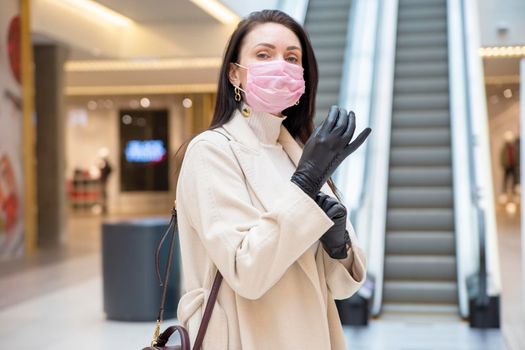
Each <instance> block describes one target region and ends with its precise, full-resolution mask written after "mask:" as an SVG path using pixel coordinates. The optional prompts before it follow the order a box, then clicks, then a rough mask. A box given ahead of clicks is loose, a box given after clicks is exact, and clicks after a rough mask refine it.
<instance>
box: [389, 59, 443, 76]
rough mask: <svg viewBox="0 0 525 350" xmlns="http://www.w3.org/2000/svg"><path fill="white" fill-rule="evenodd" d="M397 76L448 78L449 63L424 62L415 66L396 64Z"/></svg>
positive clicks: (408, 63)
mask: <svg viewBox="0 0 525 350" xmlns="http://www.w3.org/2000/svg"><path fill="white" fill-rule="evenodd" d="M394 72H395V76H396V79H397V78H405V77H420V78H422V77H425V78H430V77H439V78H442V77H448V62H424V63H421V64H413V63H412V62H406V63H405V62H400V63H398V64H396V68H395V71H394Z"/></svg>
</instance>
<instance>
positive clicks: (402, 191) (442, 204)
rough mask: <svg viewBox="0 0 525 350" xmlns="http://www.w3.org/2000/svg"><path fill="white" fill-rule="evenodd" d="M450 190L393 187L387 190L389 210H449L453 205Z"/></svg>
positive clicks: (447, 188) (441, 188) (449, 188)
mask: <svg viewBox="0 0 525 350" xmlns="http://www.w3.org/2000/svg"><path fill="white" fill-rule="evenodd" d="M453 199H454V198H453V196H452V188H451V187H448V186H446V187H445V186H443V187H436V186H434V187H394V186H390V188H389V189H388V207H389V208H450V207H451V206H452V204H453Z"/></svg>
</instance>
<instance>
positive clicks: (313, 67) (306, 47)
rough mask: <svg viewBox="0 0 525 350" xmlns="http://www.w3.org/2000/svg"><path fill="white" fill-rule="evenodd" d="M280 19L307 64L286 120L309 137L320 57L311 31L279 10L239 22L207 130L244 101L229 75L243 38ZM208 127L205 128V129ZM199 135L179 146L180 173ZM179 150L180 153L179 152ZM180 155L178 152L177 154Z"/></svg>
mask: <svg viewBox="0 0 525 350" xmlns="http://www.w3.org/2000/svg"><path fill="white" fill-rule="evenodd" d="M269 22H270V23H278V24H281V25H283V26H285V27H286V28H288V29H290V30H291V31H292V32H293V33H294V34H295V35H296V36H297V38H298V39H299V41H300V43H301V49H302V52H303V55H302V66H303V68H304V80H305V83H306V84H305V85H306V86H305V92H304V94H303V95H302V96H301V98H300V100H299V104H298V105H294V106H292V107H289V108H287V109H285V110H284V111H283V114H284V115H286V116H287V118H286V119H285V120H284V121H283V125H284V126H285V127H286V129H287V130H288V132H290V135H292V137H294V138H296V139H297V138H298V139H299V140H300V141H301V142H302V143H303V144H304V143H306V140H308V138H309V137H310V135H311V134H312V132H313V129H314V123H313V119H314V114H315V96H316V94H317V82H318V80H319V78H318V70H317V61H316V59H315V55H314V50H313V48H312V44H311V43H310V39H309V38H308V35H307V34H306V32H305V31H304V29H303V28H302V27H301V25H300V24H299V23H297V22H296V21H295V20H294V19H293V18H292V17H290V16H288V15H287V14H286V13H284V12H282V11H279V10H262V11H257V12H252V13H251V14H250V15H249V16H248V17H247V18H245V19H243V20H242V21H240V22H239V24H238V25H237V28H236V29H235V31H234V32H233V34H232V35H231V37H230V40H229V41H228V44H227V46H226V51H225V53H224V58H223V61H222V67H221V70H220V73H219V84H218V88H217V99H216V103H215V110H214V112H213V118H212V120H211V123H210V126H209V127H208V128H207V129H206V130H210V129H215V128H218V127H220V126H222V125H223V124H225V123H227V122H228V121H229V120H230V118H232V115H233V112H234V111H235V109H238V108H240V105H241V102H237V101H235V98H234V91H233V88H234V87H233V85H232V84H231V83H230V79H229V69H230V68H229V67H230V63H234V62H239V52H240V48H241V45H242V43H243V39H244V38H245V36H246V34H248V33H249V32H250V31H251V30H252V29H253V28H254V27H255V26H256V25H258V24H262V23H269ZM204 131H205V130H204ZM195 136H197V135H194V136H192V137H190V139H189V140H187V141H186V142H184V143H183V144H182V146H181V147H180V148H179V151H180V150H181V149H183V151H182V152H183V155H182V156H181V157H180V159H177V163H178V167H177V177H178V170H179V168H180V165H181V163H182V158H183V157H184V153H185V152H186V148H187V145H188V143H189V142H190V141H191V140H192V139H193V137H195ZM179 151H177V153H179ZM175 157H177V154H176V155H175ZM328 185H329V186H330V188H331V189H332V191H333V192H334V194H335V195H336V197H337V198H338V199H339V200H341V198H340V193H339V191H338V190H337V188H336V186H335V184H334V182H333V181H332V179H329V180H328Z"/></svg>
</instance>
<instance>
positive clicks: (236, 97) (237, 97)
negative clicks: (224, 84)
mask: <svg viewBox="0 0 525 350" xmlns="http://www.w3.org/2000/svg"><path fill="white" fill-rule="evenodd" d="M233 91H234V92H235V101H237V102H240V101H241V90H239V88H238V87H237V86H236V87H235V88H234V89H233Z"/></svg>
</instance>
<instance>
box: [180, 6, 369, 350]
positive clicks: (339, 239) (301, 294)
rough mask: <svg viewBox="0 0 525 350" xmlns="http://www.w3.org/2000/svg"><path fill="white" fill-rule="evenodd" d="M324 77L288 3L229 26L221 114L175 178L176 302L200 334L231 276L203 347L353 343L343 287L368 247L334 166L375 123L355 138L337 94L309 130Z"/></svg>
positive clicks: (350, 285)
mask: <svg viewBox="0 0 525 350" xmlns="http://www.w3.org/2000/svg"><path fill="white" fill-rule="evenodd" d="M317 80H318V78H317V63H316V61H315V57H314V53H313V50H312V47H311V44H310V42H309V40H308V38H307V36H306V34H305V32H304V30H303V29H302V28H301V27H300V25H298V24H297V23H296V22H295V21H294V20H293V19H292V18H291V17H289V16H288V15H286V14H284V13H283V12H280V11H273V10H265V11H261V12H255V13H252V14H251V15H250V16H249V17H248V18H247V19H245V20H243V21H241V22H240V23H239V25H238V27H237V29H236V30H235V32H234V33H233V34H232V36H231V38H230V41H229V43H228V46H227V49H226V52H225V56H224V62H223V65H222V68H221V71H220V77H219V87H218V94H217V103H216V107H215V112H214V116H213V120H212V123H211V125H210V127H209V129H208V130H206V131H204V132H202V133H200V134H198V135H197V136H196V137H194V138H193V139H192V140H191V141H190V142H189V144H188V146H187V149H186V153H185V156H184V159H183V162H182V165H181V170H180V174H179V178H178V181H177V195H176V203H177V209H178V228H179V234H180V244H181V254H182V271H183V296H182V298H181V300H180V302H179V306H178V312H177V313H178V318H179V321H180V322H181V323H182V324H183V325H185V326H186V327H187V328H188V330H189V333H190V338H191V339H192V343H193V340H194V339H195V337H196V333H197V330H198V327H199V324H200V322H201V318H202V313H203V310H204V307H205V303H206V301H207V298H208V295H209V292H210V289H211V285H212V282H213V279H214V276H215V274H216V272H217V269H218V270H219V271H220V272H221V274H222V275H223V277H224V280H223V282H222V285H221V287H220V290H219V294H218V298H217V302H216V304H215V307H214V311H213V314H212V317H211V321H210V323H209V326H208V331H207V333H206V337H205V340H204V344H203V349H205V350H206V349H244V350H250V349H301V350H304V349H345V348H346V346H345V341H344V336H343V331H342V327H341V322H340V320H339V317H338V313H337V310H336V306H335V303H334V299H343V298H348V297H350V296H351V295H352V294H353V293H355V292H356V291H357V290H358V289H359V287H360V286H361V284H362V283H363V281H364V279H365V257H364V255H363V253H362V251H361V249H360V248H359V247H358V245H357V240H356V236H355V233H354V230H353V227H352V225H351V223H350V221H348V219H347V213H346V209H345V207H344V206H343V205H342V204H340V203H339V201H338V200H337V199H336V198H335V195H334V192H336V191H335V186H334V184H333V182H332V181H331V180H330V179H329V177H330V176H331V174H332V173H333V171H334V170H335V169H336V168H337V166H338V165H339V164H340V163H341V162H342V161H343V160H344V159H345V158H346V156H348V155H349V154H350V153H352V152H353V151H354V150H355V149H356V148H357V147H359V145H360V144H362V143H363V142H364V140H365V139H366V137H367V136H368V134H369V133H370V129H369V128H367V129H366V130H365V131H363V132H362V133H361V134H360V135H359V136H358V137H357V138H356V139H355V140H354V141H353V142H351V143H350V141H351V138H352V136H353V133H354V130H355V116H354V115H353V113H352V112H350V113H349V114H347V113H346V111H344V110H343V109H339V108H337V107H335V106H333V107H332V108H331V109H330V111H329V113H328V117H327V119H326V120H325V122H324V123H323V124H322V125H321V126H320V127H319V128H317V129H316V130H315V132H313V133H312V130H313V115H314V105H315V94H316V89H317ZM230 140H231V141H230ZM303 145H304V148H303ZM325 182H327V183H325ZM332 190H334V191H332Z"/></svg>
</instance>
